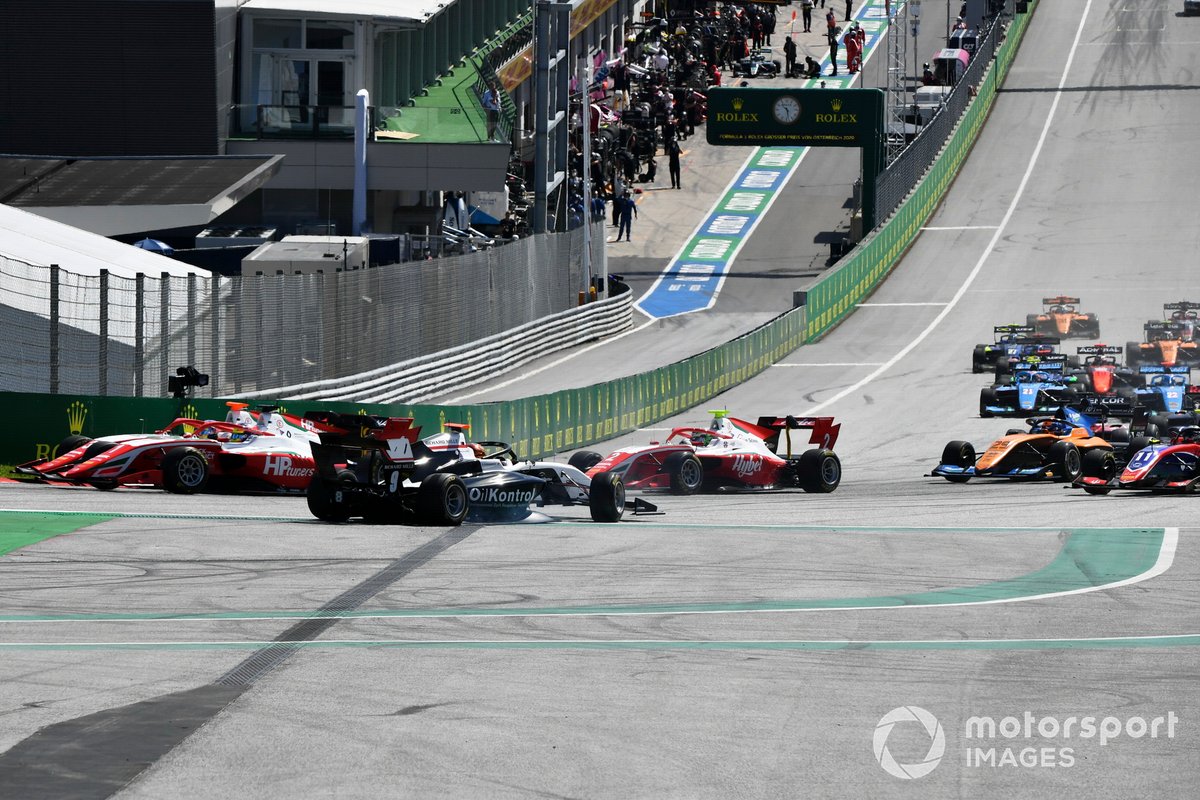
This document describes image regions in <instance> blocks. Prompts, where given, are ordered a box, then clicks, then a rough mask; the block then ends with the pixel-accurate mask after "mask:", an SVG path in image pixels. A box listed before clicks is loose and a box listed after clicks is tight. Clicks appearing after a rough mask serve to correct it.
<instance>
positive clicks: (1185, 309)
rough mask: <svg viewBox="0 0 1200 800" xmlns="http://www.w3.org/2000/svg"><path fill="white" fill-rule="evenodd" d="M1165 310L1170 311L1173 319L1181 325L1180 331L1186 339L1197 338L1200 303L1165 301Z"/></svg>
mask: <svg viewBox="0 0 1200 800" xmlns="http://www.w3.org/2000/svg"><path fill="white" fill-rule="evenodd" d="M1163 311H1169V312H1171V313H1170V315H1169V316H1170V318H1171V321H1172V322H1174V323H1177V324H1178V325H1179V327H1180V333H1181V334H1182V335H1183V338H1184V340H1185V341H1189V342H1190V341H1191V340H1193V339H1195V338H1196V325H1197V323H1198V322H1200V303H1191V302H1188V301H1187V300H1180V301H1179V302H1177V303H1163Z"/></svg>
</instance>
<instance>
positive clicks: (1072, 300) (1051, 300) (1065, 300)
mask: <svg viewBox="0 0 1200 800" xmlns="http://www.w3.org/2000/svg"><path fill="white" fill-rule="evenodd" d="M1067 304H1074V305H1078V304H1079V298H1078V297H1067V296H1066V295H1059V296H1058V297H1043V298H1042V305H1044V306H1059V305H1067Z"/></svg>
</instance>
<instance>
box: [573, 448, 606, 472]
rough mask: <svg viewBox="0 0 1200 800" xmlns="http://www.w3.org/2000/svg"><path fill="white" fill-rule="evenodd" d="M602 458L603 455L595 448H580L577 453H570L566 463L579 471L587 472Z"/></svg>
mask: <svg viewBox="0 0 1200 800" xmlns="http://www.w3.org/2000/svg"><path fill="white" fill-rule="evenodd" d="M603 460H604V457H603V456H601V455H600V454H599V453H597V452H596V451H595V450H580V451H579V452H578V453H572V454H571V457H570V458H569V459H567V463H568V464H570V465H571V466H572V467H574V468H575V469H577V470H579V471H580V472H587V471H588V470H589V469H591V468H592V467H594V466H596V465H597V464H599V463H600V462H601V461H603Z"/></svg>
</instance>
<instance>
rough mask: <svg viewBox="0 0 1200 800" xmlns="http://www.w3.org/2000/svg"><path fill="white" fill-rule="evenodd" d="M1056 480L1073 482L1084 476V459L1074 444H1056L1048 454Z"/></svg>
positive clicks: (1051, 446)
mask: <svg viewBox="0 0 1200 800" xmlns="http://www.w3.org/2000/svg"><path fill="white" fill-rule="evenodd" d="M1046 456H1047V458H1048V459H1049V461H1050V463H1051V464H1052V465H1053V467H1054V477H1055V479H1056V480H1060V481H1065V482H1068V483H1070V482H1072V481H1074V480H1076V479H1077V478H1078V477H1079V476H1080V475H1081V474H1083V459H1082V458H1081V457H1080V455H1079V448H1078V447H1076V446H1075V443H1074V442H1055V443H1054V444H1052V445H1050V449H1049V450H1048V451H1047V453H1046Z"/></svg>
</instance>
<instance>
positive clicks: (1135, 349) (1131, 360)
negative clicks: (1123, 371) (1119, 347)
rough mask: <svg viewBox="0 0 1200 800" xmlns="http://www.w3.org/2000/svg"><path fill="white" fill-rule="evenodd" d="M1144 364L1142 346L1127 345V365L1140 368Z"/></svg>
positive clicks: (1130, 343) (1132, 343)
mask: <svg viewBox="0 0 1200 800" xmlns="http://www.w3.org/2000/svg"><path fill="white" fill-rule="evenodd" d="M1141 363H1142V346H1141V345H1140V344H1139V343H1137V342H1126V343H1125V364H1126V366H1130V367H1137V366H1140V365H1141Z"/></svg>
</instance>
